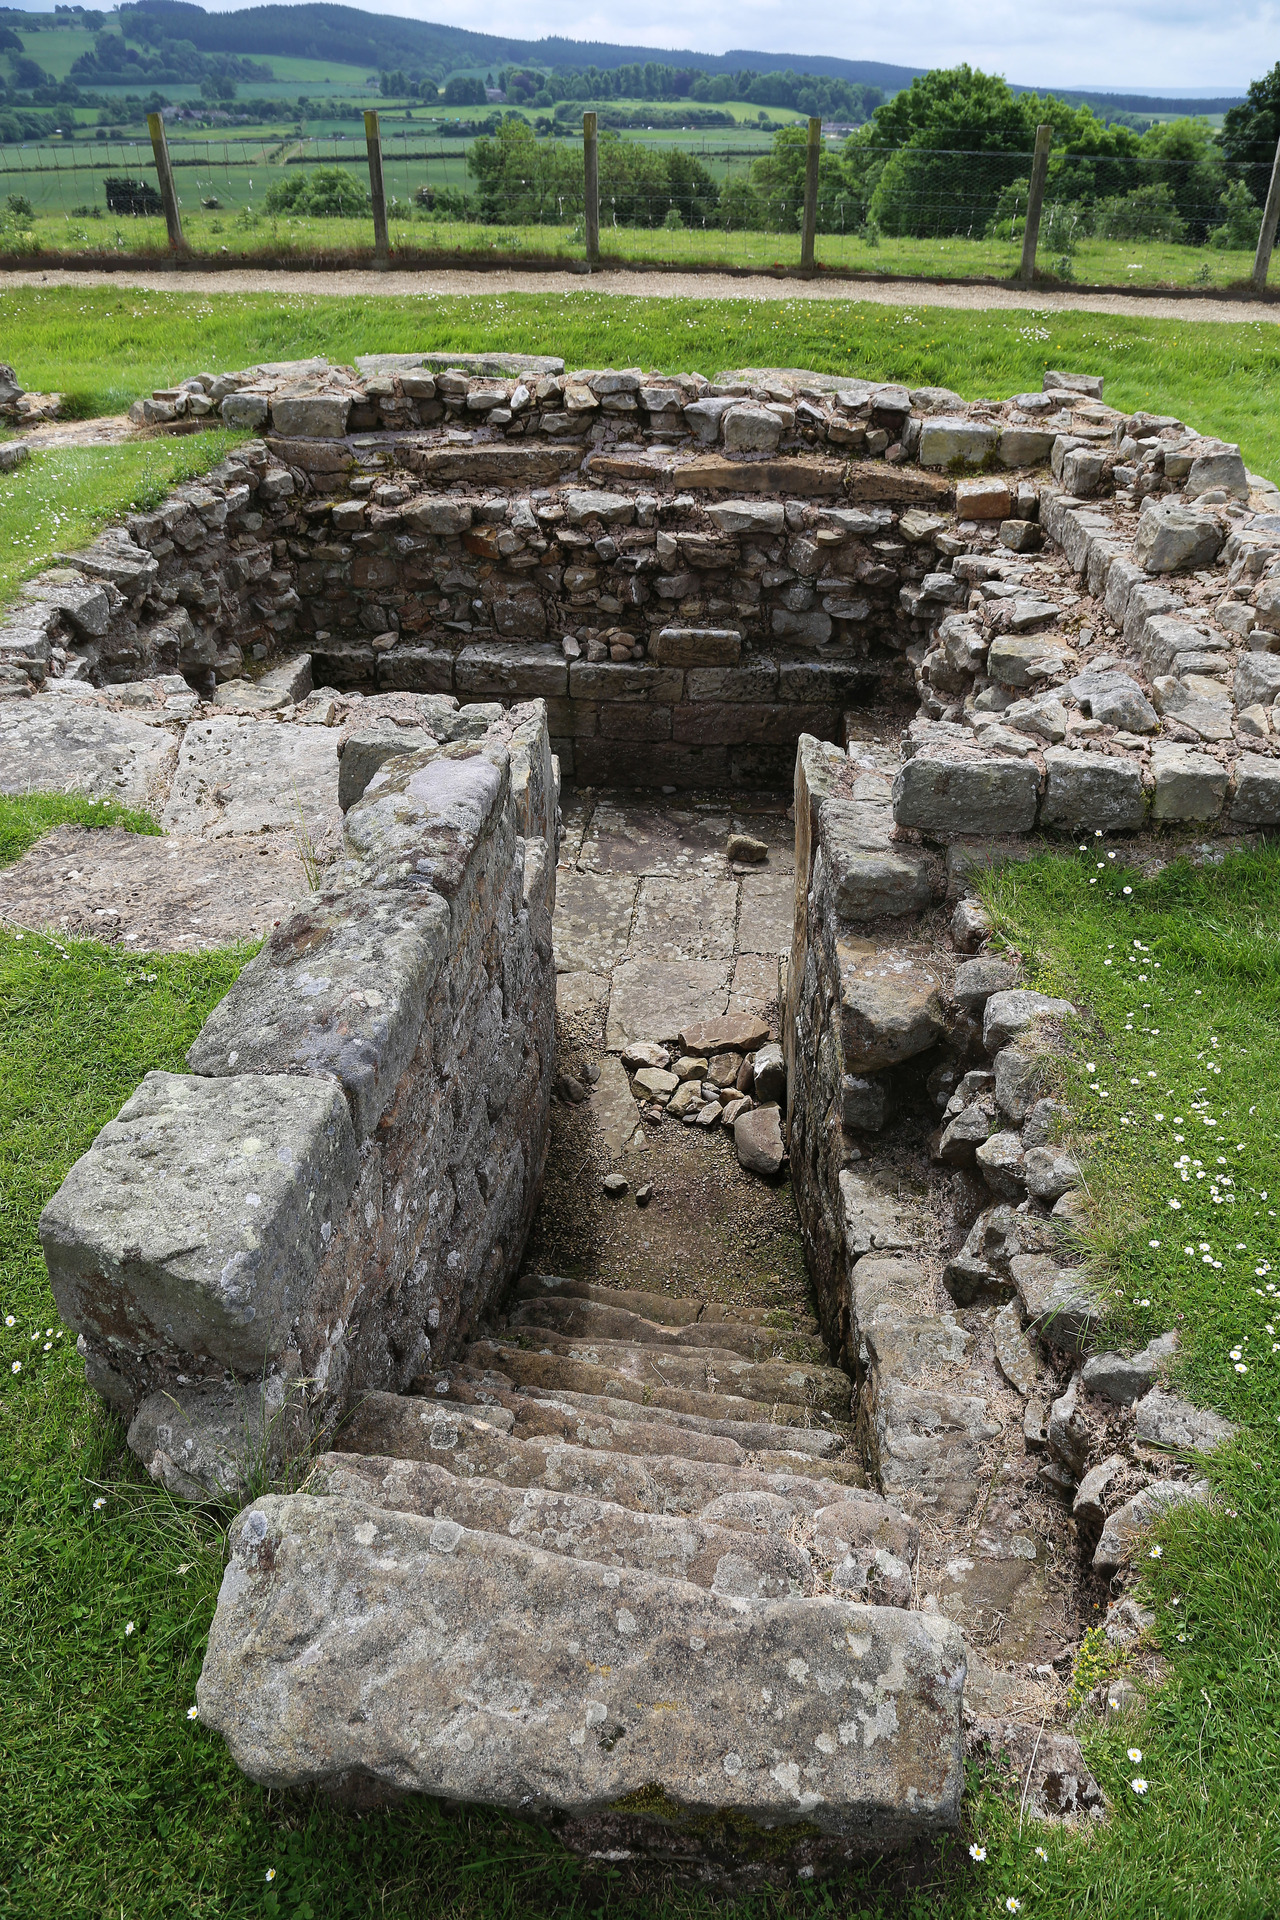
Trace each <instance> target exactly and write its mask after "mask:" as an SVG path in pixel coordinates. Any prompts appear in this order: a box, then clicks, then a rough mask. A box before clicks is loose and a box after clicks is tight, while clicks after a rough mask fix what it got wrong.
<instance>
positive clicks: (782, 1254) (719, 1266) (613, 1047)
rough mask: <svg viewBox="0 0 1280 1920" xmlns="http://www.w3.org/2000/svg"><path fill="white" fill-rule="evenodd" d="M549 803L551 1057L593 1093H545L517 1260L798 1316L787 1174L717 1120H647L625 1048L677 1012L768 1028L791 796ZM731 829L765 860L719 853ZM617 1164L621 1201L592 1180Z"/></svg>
mask: <svg viewBox="0 0 1280 1920" xmlns="http://www.w3.org/2000/svg"><path fill="white" fill-rule="evenodd" d="M561 811H562V815H563V821H564V839H563V843H562V846H561V851H560V868H559V872H558V874H557V885H556V915H555V929H554V931H555V946H556V965H557V968H558V977H557V996H556V997H557V1014H558V1029H559V1062H558V1064H559V1066H560V1067H561V1069H562V1071H567V1072H569V1073H570V1074H572V1075H575V1076H577V1077H579V1079H580V1081H581V1082H582V1083H583V1084H587V1085H590V1087H591V1091H590V1094H589V1096H588V1098H587V1100H586V1101H584V1102H583V1103H582V1104H580V1105H575V1104H573V1103H572V1102H566V1101H563V1100H557V1101H556V1102H555V1103H554V1105H553V1108H552V1123H551V1148H550V1153H549V1157H548V1162H547V1172H546V1178H545V1181H544V1185H543V1200H542V1205H541V1207H540V1209H539V1213H538V1217H537V1219H536V1221H535V1223H534V1228H533V1234H532V1237H531V1240H530V1244H529V1248H528V1251H527V1254H526V1259H525V1271H526V1272H527V1273H530V1274H537V1273H557V1274H565V1275H568V1276H569V1277H571V1278H573V1279H576V1280H590V1281H593V1282H595V1283H597V1284H600V1285H603V1286H607V1287H617V1288H640V1289H645V1290H648V1291H651V1292H655V1293H662V1294H667V1295H683V1296H696V1297H698V1298H700V1299H703V1300H709V1301H713V1302H716V1303H719V1304H721V1305H724V1306H733V1307H737V1308H774V1307H776V1308H779V1309H788V1310H790V1311H792V1312H797V1311H798V1312H802V1313H805V1312H807V1311H808V1308H809V1305H810V1300H809V1282H808V1276H807V1274H806V1271H805V1264H804V1249H803V1245H802V1242H801V1237H800V1228H799V1222H798V1220H797V1217H796V1210H795V1203H794V1201H793V1199H792V1194H791V1186H790V1182H789V1180H788V1178H787V1177H786V1175H785V1174H784V1176H783V1178H782V1179H781V1180H780V1181H779V1182H778V1183H777V1184H776V1185H771V1184H768V1183H766V1182H764V1181H762V1180H758V1179H756V1178H755V1177H754V1176H753V1175H751V1174H748V1173H744V1172H743V1170H742V1169H741V1167H740V1166H739V1165H738V1161H737V1156H736V1153H735V1151H734V1144H733V1139H732V1137H731V1135H730V1134H728V1133H725V1132H723V1131H722V1130H721V1129H719V1128H717V1129H715V1130H714V1131H713V1132H711V1133H705V1132H703V1131H702V1130H701V1129H699V1128H691V1127H685V1126H683V1125H682V1124H681V1123H680V1121H679V1120H677V1119H675V1118H671V1119H667V1120H663V1121H661V1122H660V1123H657V1124H655V1123H654V1122H653V1121H652V1120H647V1119H646V1120H642V1118H641V1115H640V1112H639V1109H638V1108H637V1106H636V1103H635V1100H634V1099H633V1098H632V1094H631V1088H630V1084H629V1081H628V1077H627V1074H626V1072H625V1071H624V1069H623V1067H622V1064H621V1061H620V1059H619V1052H620V1050H621V1048H622V1047H623V1046H625V1045H626V1044H627V1043H628V1042H629V1041H630V1040H633V1039H644V1040H658V1041H662V1040H668V1039H670V1040H674V1038H675V1036H676V1034H677V1033H678V1031H679V1029H680V1027H681V1026H682V1025H683V1024H684V1023H685V1022H686V1021H689V1020H693V1019H702V1018H708V1017H711V1016H714V1015H718V1014H723V1013H725V1012H726V1011H730V1010H733V1011H740V1012H744V1013H752V1014H757V1015H759V1016H760V1018H762V1019H764V1020H767V1021H768V1022H769V1025H770V1030H771V1032H772V1033H773V1034H774V1035H775V1036H776V1035H777V1033H778V1005H779V997H780V993H781V990H782V987H783V986H784V984H785V969H786V965H787V955H788V952H789V950H790V945H791V916H792V889H793V885H794V863H793V842H794V822H793V817H792V813H791V802H790V796H789V795H785V794H778V795H768V794H750V795H726V794H687V793H682V794H681V795H680V796H679V797H678V798H669V797H666V796H663V795H661V794H638V793H635V792H634V791H631V792H626V793H616V792H614V793H610V792H604V791H594V792H593V791H589V790H575V789H573V788H566V789H565V792H564V795H563V797H562V801H561ZM732 831H741V832H745V833H748V834H750V835H751V836H752V837H753V838H755V839H758V840H763V841H765V842H766V843H767V845H768V847H769V857H768V860H767V861H766V862H765V863H764V864H763V865H761V866H739V865H733V864H731V863H730V862H729V860H728V858H727V857H726V853H725V845H726V841H727V839H728V836H729V834H730V832H732ZM593 1074H594V1075H596V1076H598V1077H597V1078H596V1079H595V1080H594V1084H592V1082H591V1080H590V1076H591V1075H593ZM611 1171H612V1172H617V1171H621V1172H622V1173H623V1175H624V1176H625V1177H626V1179H627V1180H628V1183H629V1188H628V1192H627V1193H626V1194H625V1195H622V1196H620V1197H619V1198H617V1199H610V1198H609V1197H608V1196H607V1195H605V1194H604V1193H603V1192H602V1181H603V1178H604V1176H605V1175H606V1174H607V1173H609V1172H611ZM645 1186H649V1187H651V1188H652V1196H651V1198H650V1199H649V1200H648V1203H647V1204H646V1205H645V1206H643V1207H641V1206H638V1205H637V1203H636V1198H635V1194H636V1189H637V1188H643V1187H645Z"/></svg>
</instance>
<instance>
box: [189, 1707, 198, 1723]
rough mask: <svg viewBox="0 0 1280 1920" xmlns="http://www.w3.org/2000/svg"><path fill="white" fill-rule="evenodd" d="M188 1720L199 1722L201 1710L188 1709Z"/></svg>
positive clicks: (195, 1708)
mask: <svg viewBox="0 0 1280 1920" xmlns="http://www.w3.org/2000/svg"><path fill="white" fill-rule="evenodd" d="M187 1718H188V1720H198V1719H199V1718H200V1709H199V1707H188V1708H187Z"/></svg>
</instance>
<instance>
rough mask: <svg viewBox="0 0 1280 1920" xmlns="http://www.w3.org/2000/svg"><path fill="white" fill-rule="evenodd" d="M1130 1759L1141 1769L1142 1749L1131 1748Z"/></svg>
mask: <svg viewBox="0 0 1280 1920" xmlns="http://www.w3.org/2000/svg"><path fill="white" fill-rule="evenodd" d="M1129 1758H1130V1759H1131V1760H1132V1762H1133V1764H1134V1766H1135V1767H1140V1766H1141V1765H1142V1748H1141V1747H1130V1749H1129Z"/></svg>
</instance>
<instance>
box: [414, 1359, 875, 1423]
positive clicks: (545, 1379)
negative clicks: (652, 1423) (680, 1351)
mask: <svg viewBox="0 0 1280 1920" xmlns="http://www.w3.org/2000/svg"><path fill="white" fill-rule="evenodd" d="M490 1351H491V1353H492V1354H493V1355H497V1354H498V1353H499V1349H498V1348H497V1347H496V1346H493V1347H492V1348H491V1349H490ZM501 1361H502V1364H501V1366H498V1365H497V1364H496V1362H495V1361H494V1360H492V1359H491V1360H490V1361H488V1362H480V1363H475V1364H473V1363H472V1362H471V1361H470V1360H456V1361H452V1362H451V1363H450V1365H449V1368H448V1371H447V1372H446V1373H444V1374H419V1375H418V1377H417V1378H416V1379H415V1380H414V1382H413V1391H414V1392H415V1393H424V1394H430V1393H432V1392H434V1391H436V1389H437V1388H438V1386H439V1383H440V1381H441V1380H442V1379H443V1380H451V1381H452V1382H453V1383H454V1384H453V1387H452V1389H450V1388H448V1387H446V1388H445V1391H446V1392H448V1391H454V1392H456V1393H458V1394H459V1396H460V1397H461V1383H464V1382H465V1383H467V1384H469V1385H472V1386H474V1387H476V1388H477V1389H479V1390H480V1391H482V1392H483V1390H484V1389H486V1388H488V1387H500V1388H503V1389H507V1390H510V1389H514V1388H516V1387H519V1388H521V1389H522V1390H523V1389H528V1388H532V1387H539V1388H541V1389H543V1390H545V1391H546V1392H548V1393H550V1394H552V1395H553V1396H555V1395H558V1394H560V1393H563V1392H574V1393H585V1394H590V1395H592V1396H593V1397H596V1398H601V1399H606V1400H624V1401H627V1402H628V1403H630V1404H631V1405H633V1406H642V1407H654V1408H658V1409H660V1410H661V1411H662V1412H663V1413H667V1412H672V1413H688V1414H694V1415H698V1416H702V1417H705V1418H707V1419H710V1420H716V1419H720V1418H721V1417H724V1418H727V1419H734V1420H745V1421H750V1422H752V1423H754V1424H759V1423H761V1422H764V1423H767V1424H770V1425H773V1426H779V1427H800V1428H803V1429H805V1430H808V1429H810V1428H811V1427H812V1428H813V1429H814V1430H815V1431H820V1432H825V1431H826V1430H827V1428H828V1427H830V1428H832V1429H833V1430H836V1431H838V1429H839V1423H838V1422H836V1421H834V1420H831V1419H829V1418H828V1417H827V1416H826V1415H815V1414H814V1413H813V1412H812V1410H811V1409H810V1408H809V1407H799V1406H796V1405H794V1404H793V1402H791V1401H789V1400H770V1401H760V1400H747V1399H744V1398H743V1397H742V1395H740V1394H736V1393H720V1392H718V1391H717V1392H716V1393H705V1392H704V1393H699V1392H695V1390H694V1389H693V1388H692V1387H662V1386H655V1385H654V1384H653V1383H652V1382H651V1381H645V1380H634V1379H631V1378H630V1377H628V1376H627V1375H626V1374H621V1373H612V1372H610V1370H609V1369H608V1368H607V1367H597V1366H593V1365H592V1364H591V1362H590V1361H588V1360H567V1359H565V1358H564V1356H563V1355H562V1354H557V1353H542V1352H538V1353H527V1352H525V1351H523V1350H522V1349H521V1348H519V1347H507V1348H503V1349H501Z"/></svg>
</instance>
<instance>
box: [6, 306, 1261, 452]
mask: <svg viewBox="0 0 1280 1920" xmlns="http://www.w3.org/2000/svg"><path fill="white" fill-rule="evenodd" d="M0 321H2V322H3V326H2V333H3V339H4V350H5V354H6V357H7V358H8V359H10V360H11V361H12V362H13V364H14V366H15V367H16V368H17V370H18V377H19V379H20V380H21V381H22V382H23V384H24V385H25V386H27V387H30V388H32V389H33V390H42V391H47V390H50V389H55V390H57V391H60V392H63V393H67V394H69V395H71V396H72V399H73V402H74V404H75V405H76V406H77V407H78V408H79V409H80V410H81V411H82V412H85V413H115V412H119V411H122V410H123V409H124V408H126V407H127V406H128V405H129V404H130V402H131V401H133V400H135V399H136V398H137V396H138V395H139V394H140V393H145V392H149V391H150V390H151V389H152V388H153V387H159V386H165V385H167V384H168V383H169V382H170V381H173V380H176V379H181V378H182V377H184V376H185V375H186V374H189V373H195V372H201V371H208V372H212V373H220V372H224V371H226V370H228V369H231V368H237V367H243V366H246V365H251V364H252V363H253V362H254V361H257V360H284V359H290V358H295V357H302V356H305V355H308V354H317V353H323V354H327V355H328V356H329V357H330V358H331V359H334V360H339V361H349V360H351V359H353V358H354V357H355V355H356V354H361V353H374V352H393V351H395V352H408V351H411V350H414V349H426V348H440V349H445V348H457V349H458V350H460V351H461V350H464V349H472V350H474V349H477V348H489V349H505V350H508V351H524V352H534V353H560V354H563V356H564V358H565V359H566V361H567V362H568V364H569V365H570V366H571V367H572V366H587V367H599V366H629V365H637V364H638V365H643V366H645V367H657V368H661V369H663V370H664V371H670V372H680V371H687V370H691V369H697V370H699V371H701V372H704V373H707V374H714V373H716V372H717V371H718V370H720V369H721V368H725V367H734V366H798V367H813V368H815V369H817V370H818V371H824V372H839V373H843V372H848V373H855V374H860V375H866V376H869V377H876V378H882V379H886V380H888V379H893V380H902V381H905V382H906V383H908V384H909V385H911V386H926V385H928V386H948V387H951V388H953V389H954V390H955V391H956V392H958V393H961V394H963V395H964V396H965V398H966V399H978V398H995V399H999V398H1003V397H1005V396H1007V395H1009V394H1013V393H1018V392H1022V391H1025V390H1026V389H1028V388H1036V389H1038V388H1039V387H1040V385H1041V381H1042V378H1043V374H1044V370H1045V368H1046V367H1052V366H1066V367H1074V368H1076V369H1079V370H1082V371H1089V372H1097V373H1103V374H1105V375H1106V377H1107V398H1108V399H1109V400H1111V401H1114V403H1115V404H1116V405H1117V406H1121V407H1135V408H1136V407H1147V408H1150V409H1153V410H1155V411H1157V412H1161V413H1165V412H1177V413H1178V414H1180V415H1181V416H1182V417H1183V418H1184V419H1186V420H1187V421H1188V422H1189V423H1190V424H1192V425H1194V426H1196V427H1198V428H1200V429H1201V431H1203V432H1206V433H1215V434H1219V435H1221V436H1222V437H1223V438H1225V439H1228V440H1234V441H1238V442H1239V444H1240V446H1241V447H1242V449H1243V451H1244V455H1245V458H1246V460H1247V461H1248V463H1249V464H1250V466H1251V467H1253V468H1255V469H1256V470H1257V471H1258V472H1260V473H1265V474H1271V475H1272V476H1273V477H1277V478H1280V329H1277V328H1276V327H1273V326H1270V325H1265V326H1264V325H1261V324H1259V323H1256V322H1251V323H1243V324H1239V325H1230V324H1221V323H1206V322H1197V321H1196V320H1194V319H1192V318H1190V317H1188V318H1187V319H1186V320H1155V319H1150V320H1149V319H1146V318H1129V317H1127V316H1121V315H1112V314H1090V313H1044V312H1023V311H1008V312H1001V311H984V310H981V309H977V310H972V311H970V310H965V309H951V308H944V307H923V306H922V307H920V308H918V309H911V308H899V307H885V306H878V305H873V304H871V303H869V302H865V301H857V300H850V301H847V302H846V301H834V300H833V301H826V300H779V301H772V300H771V301H759V300H742V299H731V298H726V299H714V300H688V299H670V298H666V299H664V298H629V299H623V298H619V297H617V296H615V295H610V294H603V293H600V292H599V291H597V290H595V289H593V288H592V287H591V286H590V284H589V283H586V284H582V283H579V282H578V281H576V280H570V281H567V282H566V284H565V288H564V290H563V291H562V292H556V293H554V294H542V293H502V294H496V295H477V296H452V295H439V294H436V293H434V292H432V291H431V290H430V287H429V286H426V287H424V290H423V292H422V294H421V295H417V296H413V297H396V298H388V297H386V296H379V295H377V294H374V293H370V294H368V295H366V296H363V297H357V298H351V297H346V296H344V297H341V298H338V297H317V296H316V295H313V294H309V293H305V292H302V291H299V292H297V293H290V294H243V293H226V294H191V293H184V292H174V293H168V292H165V293H144V292H141V291H139V290H136V289H133V288H127V287H112V286H85V287H47V288H45V287H22V288H13V289H10V290H8V291H6V292H4V293H2V294H0ZM184 444H185V445H187V446H190V445H191V442H186V443H184Z"/></svg>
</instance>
